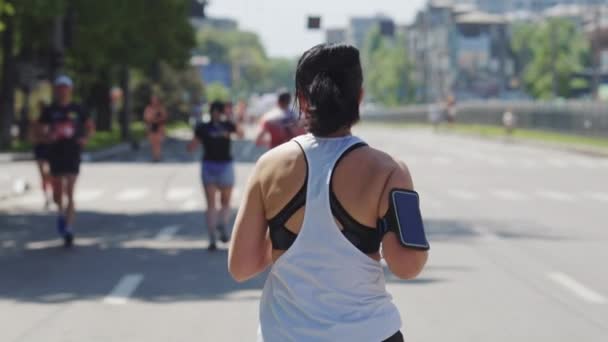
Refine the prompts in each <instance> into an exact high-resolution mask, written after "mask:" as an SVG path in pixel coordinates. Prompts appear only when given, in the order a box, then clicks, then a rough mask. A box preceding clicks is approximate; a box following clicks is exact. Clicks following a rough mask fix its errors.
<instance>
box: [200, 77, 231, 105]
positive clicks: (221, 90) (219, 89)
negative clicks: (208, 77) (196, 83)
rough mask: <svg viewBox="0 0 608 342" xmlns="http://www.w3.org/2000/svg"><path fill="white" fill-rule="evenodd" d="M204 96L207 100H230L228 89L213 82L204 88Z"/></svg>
mask: <svg viewBox="0 0 608 342" xmlns="http://www.w3.org/2000/svg"><path fill="white" fill-rule="evenodd" d="M205 97H206V98H207V102H213V101H228V100H230V91H229V90H228V89H227V88H226V87H224V85H223V84H221V83H217V82H213V83H211V84H209V85H207V87H206V88H205Z"/></svg>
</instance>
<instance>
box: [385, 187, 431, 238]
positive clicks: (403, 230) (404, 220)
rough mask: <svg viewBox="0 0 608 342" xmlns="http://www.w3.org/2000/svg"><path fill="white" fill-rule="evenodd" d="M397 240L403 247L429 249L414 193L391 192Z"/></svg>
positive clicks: (418, 204)
mask: <svg viewBox="0 0 608 342" xmlns="http://www.w3.org/2000/svg"><path fill="white" fill-rule="evenodd" d="M392 197H393V198H392V199H393V205H394V207H395V212H396V218H397V225H398V228H399V238H400V239H401V243H402V244H403V245H405V246H408V247H412V248H418V249H429V247H430V246H429V242H428V241H427V239H426V234H425V233H424V224H423V222H422V215H421V214H420V200H419V198H418V194H417V193H416V192H414V191H404V190H397V191H393V192H392Z"/></svg>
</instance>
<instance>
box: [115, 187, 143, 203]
mask: <svg viewBox="0 0 608 342" xmlns="http://www.w3.org/2000/svg"><path fill="white" fill-rule="evenodd" d="M147 194H148V190H146V189H142V188H133V189H125V190H123V191H121V192H119V193H118V195H116V200H117V201H121V202H125V201H135V200H138V199H142V198H144V197H145V196H146V195H147Z"/></svg>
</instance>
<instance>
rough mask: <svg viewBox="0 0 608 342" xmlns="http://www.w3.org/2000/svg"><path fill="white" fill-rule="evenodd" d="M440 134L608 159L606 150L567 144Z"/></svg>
mask: <svg viewBox="0 0 608 342" xmlns="http://www.w3.org/2000/svg"><path fill="white" fill-rule="evenodd" d="M440 134H451V135H455V136H459V137H468V138H477V139H480V140H490V141H494V142H502V143H514V144H520V145H526V146H533V147H542V148H547V149H552V150H558V151H565V152H572V153H578V154H584V155H588V156H592V157H601V158H608V150H603V149H599V148H593V147H589V146H578V145H568V144H560V143H552V142H545V141H540V140H530V139H521V138H514V137H509V136H503V137H492V136H486V135H481V134H474V133H472V134H467V133H460V132H450V131H442V132H440Z"/></svg>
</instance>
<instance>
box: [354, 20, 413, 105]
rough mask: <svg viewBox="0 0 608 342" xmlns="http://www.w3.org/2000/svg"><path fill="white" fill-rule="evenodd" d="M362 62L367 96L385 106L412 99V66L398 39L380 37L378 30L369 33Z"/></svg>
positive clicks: (401, 42) (400, 40) (403, 45)
mask: <svg viewBox="0 0 608 342" xmlns="http://www.w3.org/2000/svg"><path fill="white" fill-rule="evenodd" d="M362 60H363V68H364V76H365V88H366V91H367V94H368V96H369V97H371V98H372V99H373V100H375V101H378V102H380V103H382V104H384V105H387V106H395V105H398V104H404V103H407V102H409V101H411V100H412V97H413V90H414V87H413V84H412V77H411V71H412V63H411V62H410V61H409V58H408V55H407V51H406V48H405V44H403V40H402V39H400V37H396V38H388V37H383V36H382V35H381V34H380V29H376V30H373V31H372V32H370V34H369V35H368V37H367V39H366V42H365V46H364V48H363V53H362Z"/></svg>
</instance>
